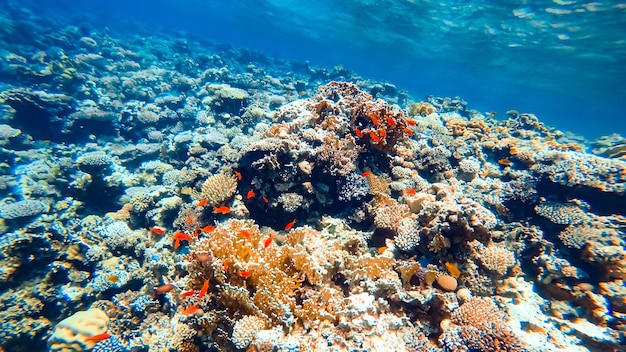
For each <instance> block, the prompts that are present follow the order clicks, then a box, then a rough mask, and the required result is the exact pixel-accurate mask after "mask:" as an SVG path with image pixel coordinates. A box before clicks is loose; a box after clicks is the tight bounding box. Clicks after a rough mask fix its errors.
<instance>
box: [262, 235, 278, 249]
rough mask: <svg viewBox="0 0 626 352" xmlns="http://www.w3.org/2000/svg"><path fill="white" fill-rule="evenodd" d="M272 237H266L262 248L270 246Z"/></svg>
mask: <svg viewBox="0 0 626 352" xmlns="http://www.w3.org/2000/svg"><path fill="white" fill-rule="evenodd" d="M274 237H276V236H274V235H271V236H270V237H268V238H267V239H266V240H265V242H263V248H267V247H269V246H270V244H272V241H273V240H274Z"/></svg>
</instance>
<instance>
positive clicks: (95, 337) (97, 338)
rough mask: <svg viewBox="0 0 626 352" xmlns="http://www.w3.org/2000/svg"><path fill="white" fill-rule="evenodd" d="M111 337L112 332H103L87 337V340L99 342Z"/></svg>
mask: <svg viewBox="0 0 626 352" xmlns="http://www.w3.org/2000/svg"><path fill="white" fill-rule="evenodd" d="M109 337H111V334H109V333H106V332H103V333H102V334H98V335H93V336H89V337H87V338H86V339H85V340H87V341H91V342H95V343H98V342H100V341H104V340H106V339H108V338H109Z"/></svg>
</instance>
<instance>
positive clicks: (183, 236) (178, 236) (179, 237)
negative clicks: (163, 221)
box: [172, 231, 192, 242]
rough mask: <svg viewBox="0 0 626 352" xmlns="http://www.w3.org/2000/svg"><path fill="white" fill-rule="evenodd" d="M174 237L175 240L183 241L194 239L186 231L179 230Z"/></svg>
mask: <svg viewBox="0 0 626 352" xmlns="http://www.w3.org/2000/svg"><path fill="white" fill-rule="evenodd" d="M172 238H173V239H175V240H181V241H187V242H190V241H191V240H192V238H191V236H190V235H188V234H186V233H184V232H180V231H177V232H176V233H175V234H174V236H172Z"/></svg>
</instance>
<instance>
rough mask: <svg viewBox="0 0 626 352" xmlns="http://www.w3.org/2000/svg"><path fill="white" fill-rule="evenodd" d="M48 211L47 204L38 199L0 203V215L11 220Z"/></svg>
mask: <svg viewBox="0 0 626 352" xmlns="http://www.w3.org/2000/svg"><path fill="white" fill-rule="evenodd" d="M46 211H48V206H47V205H46V204H45V203H43V202H40V201H38V200H30V199H27V200H21V201H18V202H14V203H8V204H2V205H0V217H1V218H4V219H7V220H11V219H17V218H25V217H29V216H35V215H39V214H41V213H45V212H46Z"/></svg>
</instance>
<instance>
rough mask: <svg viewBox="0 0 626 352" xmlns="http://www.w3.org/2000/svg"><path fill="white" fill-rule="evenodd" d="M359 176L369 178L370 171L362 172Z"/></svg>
mask: <svg viewBox="0 0 626 352" xmlns="http://www.w3.org/2000/svg"><path fill="white" fill-rule="evenodd" d="M361 176H363V177H370V176H372V172H371V171H365V172H363V173H362V174H361Z"/></svg>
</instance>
